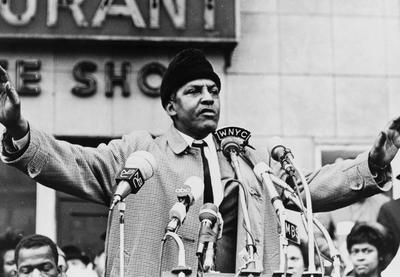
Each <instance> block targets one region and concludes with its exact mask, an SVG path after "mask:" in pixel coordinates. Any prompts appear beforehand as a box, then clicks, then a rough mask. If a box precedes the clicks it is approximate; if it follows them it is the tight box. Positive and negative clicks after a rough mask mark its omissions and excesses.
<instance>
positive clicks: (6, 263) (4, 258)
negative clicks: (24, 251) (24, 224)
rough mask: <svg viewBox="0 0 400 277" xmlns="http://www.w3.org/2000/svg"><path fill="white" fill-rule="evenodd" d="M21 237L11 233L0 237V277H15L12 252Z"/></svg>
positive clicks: (15, 271)
mask: <svg viewBox="0 0 400 277" xmlns="http://www.w3.org/2000/svg"><path fill="white" fill-rule="evenodd" d="M21 237H22V236H20V235H17V234H15V233H13V232H6V233H5V234H4V235H2V236H1V237H0V265H1V268H0V277H14V276H17V267H16V265H15V260H14V251H15V247H16V246H17V244H18V242H19V241H20V240H21Z"/></svg>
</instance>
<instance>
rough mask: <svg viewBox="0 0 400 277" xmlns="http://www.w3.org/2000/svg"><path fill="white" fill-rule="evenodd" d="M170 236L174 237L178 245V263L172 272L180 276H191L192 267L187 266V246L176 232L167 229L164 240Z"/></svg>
mask: <svg viewBox="0 0 400 277" xmlns="http://www.w3.org/2000/svg"><path fill="white" fill-rule="evenodd" d="M168 236H170V237H171V238H172V239H174V240H175V242H176V245H177V246H178V265H177V267H175V268H173V269H172V270H171V273H172V274H175V275H177V276H178V277H185V276H190V275H191V274H192V269H191V268H190V267H187V266H186V256H185V247H184V245H183V242H182V239H181V238H180V237H179V236H178V235H177V234H176V233H175V232H170V231H167V232H166V233H165V235H164V238H163V241H165V240H166V239H167V237H168ZM160 263H162V261H160Z"/></svg>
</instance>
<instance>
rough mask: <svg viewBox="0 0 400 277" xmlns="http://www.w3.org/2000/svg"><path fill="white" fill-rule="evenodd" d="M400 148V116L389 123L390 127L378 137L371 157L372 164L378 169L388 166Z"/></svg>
mask: <svg viewBox="0 0 400 277" xmlns="http://www.w3.org/2000/svg"><path fill="white" fill-rule="evenodd" d="M399 148H400V117H398V118H396V119H394V120H393V121H391V122H390V123H389V127H388V128H387V129H386V130H385V131H382V132H381V133H380V134H379V135H378V138H377V139H376V141H375V143H374V145H373V146H372V149H371V151H370V152H369V159H370V163H371V165H372V166H374V167H377V168H378V169H384V168H386V167H387V166H388V165H389V164H390V162H391V161H392V160H393V158H394V157H395V156H396V154H397V151H398V150H399Z"/></svg>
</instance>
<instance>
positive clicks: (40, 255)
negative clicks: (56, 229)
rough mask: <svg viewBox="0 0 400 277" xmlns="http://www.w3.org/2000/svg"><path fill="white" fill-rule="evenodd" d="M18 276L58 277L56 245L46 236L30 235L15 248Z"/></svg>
mask: <svg viewBox="0 0 400 277" xmlns="http://www.w3.org/2000/svg"><path fill="white" fill-rule="evenodd" d="M15 261H16V264H17V270H18V276H19V277H24V276H49V277H58V276H60V275H59V274H60V272H61V271H60V269H59V267H58V252H57V246H56V244H55V243H54V242H53V241H52V240H51V239H49V238H48V237H46V236H42V235H30V236H27V237H25V238H23V239H22V240H21V241H20V242H19V243H18V245H17V247H16V248H15Z"/></svg>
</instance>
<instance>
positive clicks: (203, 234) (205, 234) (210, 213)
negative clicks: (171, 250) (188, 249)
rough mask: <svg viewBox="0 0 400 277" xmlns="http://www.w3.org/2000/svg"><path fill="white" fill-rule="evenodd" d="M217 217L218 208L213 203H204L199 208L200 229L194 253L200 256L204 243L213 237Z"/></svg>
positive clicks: (204, 246)
mask: <svg viewBox="0 0 400 277" xmlns="http://www.w3.org/2000/svg"><path fill="white" fill-rule="evenodd" d="M217 219H218V208H217V206H216V205H215V204H213V203H205V204H204V205H203V206H201V208H200V212H199V220H200V222H201V223H200V231H199V241H198V245H197V251H196V255H197V256H201V255H203V252H204V250H205V248H206V245H205V244H206V243H207V242H209V241H210V239H211V238H212V237H214V235H215V234H214V232H213V230H212V229H213V227H214V224H215V223H216V222H217Z"/></svg>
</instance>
